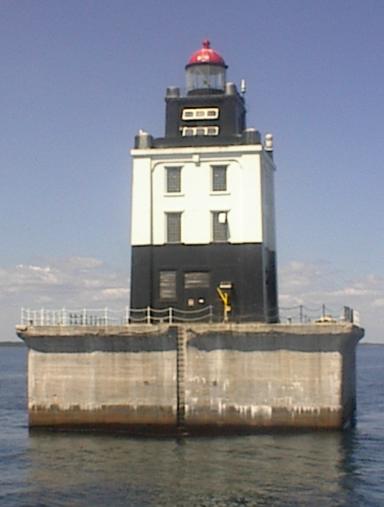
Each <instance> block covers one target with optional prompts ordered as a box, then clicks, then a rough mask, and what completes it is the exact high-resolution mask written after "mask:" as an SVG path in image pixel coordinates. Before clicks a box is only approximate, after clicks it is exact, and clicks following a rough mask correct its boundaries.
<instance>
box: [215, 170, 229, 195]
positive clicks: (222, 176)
mask: <svg viewBox="0 0 384 507" xmlns="http://www.w3.org/2000/svg"><path fill="white" fill-rule="evenodd" d="M226 190H227V166H225V165H215V166H212V192H225V191H226Z"/></svg>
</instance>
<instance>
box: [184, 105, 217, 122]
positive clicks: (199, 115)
mask: <svg viewBox="0 0 384 507" xmlns="http://www.w3.org/2000/svg"><path fill="white" fill-rule="evenodd" d="M181 117H182V119H183V120H216V119H217V118H218V117H219V108H218V107H198V108H194V109H183V113H182V116H181Z"/></svg>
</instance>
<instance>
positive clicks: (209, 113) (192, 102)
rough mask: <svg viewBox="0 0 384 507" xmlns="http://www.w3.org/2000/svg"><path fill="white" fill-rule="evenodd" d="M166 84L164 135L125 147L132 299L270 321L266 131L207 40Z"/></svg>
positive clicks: (270, 192) (188, 311) (271, 245)
mask: <svg viewBox="0 0 384 507" xmlns="http://www.w3.org/2000/svg"><path fill="white" fill-rule="evenodd" d="M185 74H186V86H185V92H184V93H182V91H181V89H180V88H178V87H173V86H172V87H169V88H167V91H166V96H165V104H166V115H165V118H166V119H165V135H164V137H160V138H154V137H153V136H152V135H150V134H149V133H147V132H145V131H142V130H141V131H139V133H138V135H137V136H136V138H135V147H134V149H133V150H132V152H131V153H132V158H133V174H132V176H133V178H132V214H131V245H132V273H131V308H132V310H137V309H143V308H149V307H150V308H152V309H154V310H155V311H156V310H161V309H166V308H174V309H176V310H179V311H183V312H184V314H185V315H190V316H191V317H193V315H199V311H201V312H203V310H204V309H205V308H210V309H211V312H210V315H211V317H213V318H214V319H215V320H218V321H220V320H224V321H228V322H271V323H272V322H277V321H278V306H277V278H276V243H275V214H274V183H273V181H274V172H275V170H276V167H275V164H274V160H273V140H272V136H271V135H270V134H267V135H266V136H265V137H264V138H263V139H262V136H261V134H260V132H259V131H258V130H256V129H254V128H247V124H246V120H247V118H246V107H245V99H244V93H245V85H244V82H242V84H241V89H240V92H239V91H238V89H237V87H236V85H235V84H234V83H233V82H229V81H227V65H226V63H225V60H224V58H223V57H222V56H221V55H220V54H219V53H218V52H217V51H215V50H214V49H213V48H211V46H210V43H209V41H204V42H203V45H202V48H201V49H199V50H198V51H196V52H194V53H193V54H192V55H191V57H190V58H189V60H188V62H187V64H186V66H185Z"/></svg>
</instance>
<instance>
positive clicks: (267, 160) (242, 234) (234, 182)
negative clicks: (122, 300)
mask: <svg viewBox="0 0 384 507" xmlns="http://www.w3.org/2000/svg"><path fill="white" fill-rule="evenodd" d="M131 153H132V157H133V182H132V188H133V192H132V231H131V243H132V246H139V245H141V246H144V245H153V246H154V245H165V244H167V243H169V242H170V241H169V236H168V230H167V215H168V214H170V213H175V214H177V213H178V214H180V215H179V217H178V220H179V227H180V237H179V241H176V242H179V243H182V244H185V245H207V244H210V243H215V242H220V241H224V240H223V239H222V240H220V238H218V237H217V236H216V237H215V234H216V233H217V230H216V229H215V221H218V222H219V223H221V224H222V225H223V227H222V229H224V228H225V227H224V224H225V225H226V229H227V238H226V242H228V243H232V244H245V243H262V244H263V245H264V247H266V248H268V249H270V250H273V251H275V215H274V188H273V179H274V178H273V175H274V171H275V166H274V163H273V161H272V158H271V157H270V156H269V155H268V154H267V153H265V151H264V148H263V146H262V145H260V144H257V145H240V146H220V147H217V146H216V147H196V146H195V147H183V148H164V149H155V150H154V149H134V150H132V151H131ZM172 169H174V170H175V171H173V172H172ZM170 174H173V180H170V178H172V176H171V175H170ZM175 174H176V176H175ZM177 174H178V175H177ZM175 180H178V182H177V183H178V184H176V185H175V184H174V185H173V186H172V185H170V181H171V182H173V183H175ZM218 229H220V226H219V227H218Z"/></svg>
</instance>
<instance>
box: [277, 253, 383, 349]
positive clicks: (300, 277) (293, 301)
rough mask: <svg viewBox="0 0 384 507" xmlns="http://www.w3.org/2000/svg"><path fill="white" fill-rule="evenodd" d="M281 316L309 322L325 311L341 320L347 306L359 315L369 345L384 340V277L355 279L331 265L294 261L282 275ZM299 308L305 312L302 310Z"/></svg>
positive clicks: (280, 286) (327, 263)
mask: <svg viewBox="0 0 384 507" xmlns="http://www.w3.org/2000/svg"><path fill="white" fill-rule="evenodd" d="M279 293H280V297H279V302H280V315H281V316H282V317H283V318H287V317H288V316H289V317H292V318H297V317H298V316H299V312H300V311H302V312H304V315H307V316H308V318H311V319H313V318H316V315H317V316H320V314H321V312H322V311H323V307H322V305H325V311H326V313H329V314H331V315H333V316H335V317H338V316H340V315H341V314H342V312H343V307H344V306H349V307H351V308H353V309H355V310H357V311H358V312H359V313H360V319H361V323H362V325H363V326H364V327H366V337H367V339H368V340H370V341H384V340H381V337H382V335H383V334H382V333H383V331H382V330H383V329H384V315H383V312H380V311H378V309H379V308H382V307H384V277H383V276H380V275H377V274H372V273H370V274H366V275H363V276H360V277H357V278H355V279H351V278H347V276H346V273H344V272H343V271H342V270H340V269H337V268H336V267H335V266H333V265H332V264H331V263H329V262H325V261H322V262H318V263H316V262H312V263H311V262H309V263H305V262H298V261H291V262H289V263H287V264H285V265H284V266H282V268H281V269H280V272H279ZM300 305H303V309H302V310H300V308H299V307H300Z"/></svg>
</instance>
